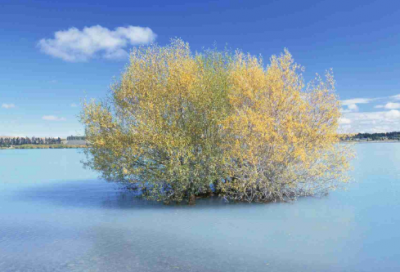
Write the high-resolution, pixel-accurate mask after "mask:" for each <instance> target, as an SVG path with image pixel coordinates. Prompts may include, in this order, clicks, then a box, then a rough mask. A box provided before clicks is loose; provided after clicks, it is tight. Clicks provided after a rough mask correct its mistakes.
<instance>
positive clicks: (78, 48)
mask: <svg viewBox="0 0 400 272" xmlns="http://www.w3.org/2000/svg"><path fill="white" fill-rule="evenodd" d="M156 37H157V35H156V34H155V33H154V32H153V31H152V30H151V29H150V28H148V27H139V26H127V27H117V28H115V30H110V29H108V28H105V27H102V26H100V25H96V26H91V27H85V28H83V29H82V30H79V29H77V28H75V27H72V28H70V29H68V30H60V31H57V32H55V33H54V38H53V39H41V40H40V41H39V42H38V47H39V48H40V50H41V51H42V52H44V53H45V54H48V55H50V56H53V57H55V58H60V59H62V60H65V61H70V62H77V61H87V60H89V59H91V58H93V57H97V56H98V57H102V58H105V59H121V58H126V57H127V56H128V52H127V51H126V47H128V46H133V45H139V44H147V43H150V42H153V41H154V40H155V39H156Z"/></svg>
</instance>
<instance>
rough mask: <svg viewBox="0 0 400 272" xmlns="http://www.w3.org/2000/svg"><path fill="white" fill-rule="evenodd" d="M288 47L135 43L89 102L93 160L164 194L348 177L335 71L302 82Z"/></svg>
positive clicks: (252, 194)
mask: <svg viewBox="0 0 400 272" xmlns="http://www.w3.org/2000/svg"><path fill="white" fill-rule="evenodd" d="M301 69H302V68H301V67H300V66H298V65H297V64H295V63H294V62H293V59H292V57H291V55H290V54H289V52H287V51H285V53H284V54H282V55H281V56H280V57H272V58H271V63H270V64H269V65H268V66H266V67H265V66H264V64H263V63H262V61H261V59H260V58H257V57H254V56H251V55H245V54H243V53H241V52H239V51H237V52H234V53H229V52H228V51H223V52H218V51H216V50H206V51H204V52H202V53H197V54H193V53H192V52H191V51H190V48H189V45H188V44H187V43H184V42H183V41H181V40H179V39H176V40H173V41H172V42H171V44H170V45H168V46H165V47H160V46H157V45H151V46H147V47H139V48H136V49H134V50H133V51H132V53H131V56H130V64H129V65H128V66H127V68H126V70H125V72H124V73H123V74H122V77H121V79H120V80H119V81H118V82H116V83H115V84H114V85H113V86H112V88H111V95H110V97H109V98H108V99H106V100H104V101H101V102H96V101H90V102H87V103H85V104H84V108H83V111H82V115H81V120H82V122H83V123H84V125H85V128H86V139H87V141H88V143H89V148H88V149H87V150H86V152H87V158H88V160H87V165H88V166H90V167H91V168H93V169H95V170H98V171H100V172H101V173H102V174H103V176H104V177H105V178H107V179H110V180H116V181H124V182H130V183H133V184H134V185H135V186H136V188H137V189H138V190H140V191H141V192H142V195H143V196H145V197H147V198H149V199H155V200H160V201H165V202H169V201H182V200H185V199H186V200H188V201H189V203H194V200H195V197H196V196H200V195H202V196H203V195H207V194H212V193H213V194H217V195H221V196H224V197H226V198H228V199H234V200H238V201H249V202H251V201H271V200H284V199H293V198H296V197H297V196H299V195H311V194H315V193H320V192H322V191H326V190H328V189H331V188H333V187H335V186H336V185H338V184H340V183H341V182H343V181H346V180H347V176H346V172H347V169H348V166H349V164H348V159H349V157H350V155H351V152H350V150H349V149H348V148H347V146H346V145H344V144H340V143H339V136H338V135H337V133H336V130H337V127H338V118H339V117H340V104H339V101H338V99H337V97H336V95H335V94H334V81H333V77H332V75H331V74H330V73H327V75H326V81H325V82H324V81H322V80H321V79H320V78H317V79H316V80H315V81H313V82H311V83H310V84H308V85H307V86H305V84H304V82H303V78H302V76H301Z"/></svg>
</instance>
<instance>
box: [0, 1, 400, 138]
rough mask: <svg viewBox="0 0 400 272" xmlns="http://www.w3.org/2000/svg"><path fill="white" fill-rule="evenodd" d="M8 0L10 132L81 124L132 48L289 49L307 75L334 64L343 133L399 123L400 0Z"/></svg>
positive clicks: (1, 84)
mask: <svg viewBox="0 0 400 272" xmlns="http://www.w3.org/2000/svg"><path fill="white" fill-rule="evenodd" d="M186 2H188V1H161V0H158V1H151V0H150V1H132V0H131V1H120V0H114V1H102V0H98V1H85V0H80V1H75V0H70V1H55V0H53V1H43V0H42V1H40V0H36V1H20V0H0V61H1V65H0V106H1V107H0V136H1V135H8V136H25V135H27V136H61V137H65V136H67V135H71V134H82V133H83V127H82V126H81V125H80V123H79V122H78V121H77V115H78V114H79V110H80V105H79V104H80V102H81V100H82V99H83V98H85V97H86V98H99V97H104V96H105V95H106V94H107V92H108V90H109V86H110V84H111V83H112V82H113V81H114V80H116V79H117V78H118V77H119V75H120V74H121V72H122V71H123V69H124V67H125V65H126V64H127V57H126V55H127V53H126V52H129V49H130V48H132V47H133V46H137V45H139V44H145V43H148V42H151V41H155V42H157V43H159V44H161V45H164V44H166V43H168V42H169V40H170V39H171V38H173V37H180V38H182V39H183V40H185V41H187V42H189V44H190V45H191V48H192V49H193V50H201V48H203V47H212V46H213V45H214V44H217V46H219V47H220V48H223V47H225V45H228V46H229V47H230V48H233V49H235V48H240V49H242V50H243V51H245V52H250V53H252V54H257V55H258V54H261V55H262V56H263V57H264V59H268V58H269V57H270V56H271V55H273V54H279V53H281V52H282V51H283V49H284V48H288V49H289V51H290V52H291V53H292V55H293V56H294V58H295V60H296V62H298V63H300V64H301V65H303V66H305V67H306V73H305V78H306V79H310V78H312V77H313V76H314V75H315V73H317V72H318V73H321V74H323V73H324V71H325V70H327V69H329V68H333V71H334V73H335V79H336V81H337V93H338V95H339V96H340V99H341V100H343V117H342V119H341V131H346V132H361V131H364V132H366V131H367V132H376V131H393V130H399V131H400V111H399V110H400V96H398V95H399V94H400V64H399V63H400V54H399V52H400V50H399V45H400V19H399V18H400V1H382V0H381V1H369V0H363V1H349V0H348V1H307V0H303V1H284V0H282V1H266V0H265V1H204V0H203V1H190V3H186Z"/></svg>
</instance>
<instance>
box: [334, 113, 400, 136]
mask: <svg viewBox="0 0 400 272" xmlns="http://www.w3.org/2000/svg"><path fill="white" fill-rule="evenodd" d="M339 124H340V128H339V131H340V132H346V133H357V132H369V133H373V132H390V131H400V111H398V110H390V111H379V112H352V113H345V114H344V116H343V117H342V118H340V119H339Z"/></svg>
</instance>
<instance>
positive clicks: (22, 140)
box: [0, 137, 62, 147]
mask: <svg viewBox="0 0 400 272" xmlns="http://www.w3.org/2000/svg"><path fill="white" fill-rule="evenodd" d="M61 143H62V142H61V138H60V137H58V138H39V137H32V138H29V137H0V146H2V147H4V146H12V145H25V144H33V145H43V144H46V145H49V144H61Z"/></svg>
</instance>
